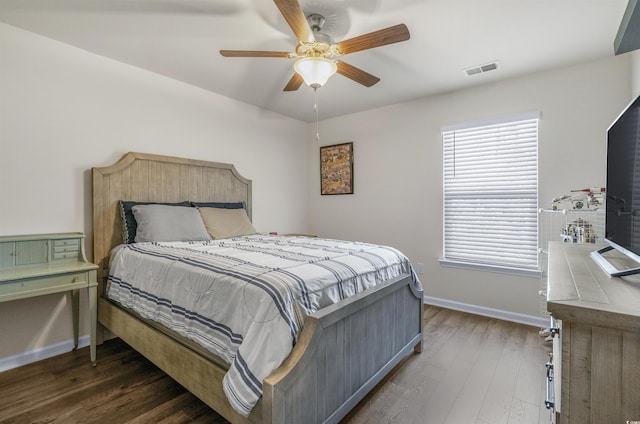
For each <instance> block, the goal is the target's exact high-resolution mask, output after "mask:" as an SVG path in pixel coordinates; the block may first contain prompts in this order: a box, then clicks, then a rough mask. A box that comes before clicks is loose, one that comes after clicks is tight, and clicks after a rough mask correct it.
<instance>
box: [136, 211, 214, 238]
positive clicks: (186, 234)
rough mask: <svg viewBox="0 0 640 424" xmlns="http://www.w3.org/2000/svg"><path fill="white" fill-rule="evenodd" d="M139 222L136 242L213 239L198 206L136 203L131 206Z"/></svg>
mask: <svg viewBox="0 0 640 424" xmlns="http://www.w3.org/2000/svg"><path fill="white" fill-rule="evenodd" d="M131 210H132V211H133V215H134V216H135V218H136V222H137V223H138V229H137V231H136V238H135V241H136V243H139V242H144V241H197V240H211V237H209V234H207V230H206V228H205V227H204V223H203V222H202V217H201V216H200V214H199V213H198V210H197V209H196V208H192V207H189V206H168V205H136V206H134V207H133V208H131Z"/></svg>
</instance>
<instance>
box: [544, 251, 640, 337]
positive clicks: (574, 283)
mask: <svg viewBox="0 0 640 424" xmlns="http://www.w3.org/2000/svg"><path fill="white" fill-rule="evenodd" d="M597 248H598V246H594V245H591V244H571V243H562V242H551V243H549V272H548V281H547V286H548V287H547V309H548V311H549V312H551V314H552V315H553V316H554V317H556V318H558V319H570V320H573V321H578V322H584V323H585V324H587V323H588V324H592V325H600V326H607V327H615V328H622V327H624V328H634V329H637V330H638V331H640V275H633V276H627V277H609V275H607V274H606V273H605V272H604V271H603V270H602V269H601V268H600V266H599V265H598V264H597V263H596V262H595V261H594V260H593V259H592V258H591V256H590V254H591V252H593V251H594V250H597ZM607 255H608V256H607V257H608V259H610V260H611V261H612V262H613V263H614V264H616V262H617V264H618V265H621V264H622V263H623V262H626V261H628V260H627V259H626V258H625V257H623V255H622V254H620V253H618V252H614V251H612V252H611V254H607Z"/></svg>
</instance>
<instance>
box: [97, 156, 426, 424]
mask: <svg viewBox="0 0 640 424" xmlns="http://www.w3.org/2000/svg"><path fill="white" fill-rule="evenodd" d="M92 180H93V181H92V187H93V245H94V262H96V264H98V266H99V275H100V278H99V283H100V284H101V286H100V288H99V301H98V322H99V324H100V326H101V328H103V329H107V330H109V331H110V333H111V335H114V336H117V337H120V338H121V339H122V340H124V341H125V342H126V343H127V344H129V345H130V346H131V347H132V348H134V349H135V350H137V351H138V352H140V353H141V354H142V355H144V356H145V357H146V358H148V359H149V360H150V361H152V362H153V363H154V364H156V365H157V366H158V367H159V368H161V369H162V370H163V371H165V372H166V373H167V374H168V375H170V376H171V377H172V378H173V379H175V380H176V381H178V382H179V383H180V384H182V385H183V386H184V387H185V388H187V389H188V390H189V391H190V392H192V393H193V394H194V395H195V396H197V397H198V398H200V399H201V400H202V401H203V402H205V403H206V404H207V405H209V406H210V407H211V408H212V409H214V410H215V411H216V412H218V413H219V414H220V415H222V416H223V417H225V418H226V419H227V420H229V421H230V422H232V423H302V422H304V423H325V422H326V423H330V422H339V421H340V420H341V419H342V418H343V417H344V416H345V415H346V414H347V413H348V412H349V411H350V410H351V409H352V408H353V407H354V406H355V405H356V404H357V403H358V402H359V401H360V400H362V399H363V398H364V396H365V395H366V394H367V393H368V392H369V391H370V390H371V389H373V388H374V387H375V386H376V384H378V383H379V382H380V381H381V380H382V379H383V378H384V377H385V375H387V374H388V373H389V372H390V371H391V370H392V369H393V368H394V367H395V366H396V365H397V364H398V363H399V362H400V361H401V360H402V359H403V358H405V357H406V356H407V355H409V354H411V353H412V352H421V351H422V340H423V334H422V298H423V296H422V290H421V288H420V287H419V286H416V284H415V278H413V276H412V275H411V273H410V272H407V273H403V274H401V275H398V276H394V277H393V278H389V279H388V280H385V281H383V282H380V283H378V284H377V285H375V286H374V287H371V288H367V289H366V290H364V291H362V292H360V293H357V294H355V295H353V296H351V297H347V298H345V299H343V300H340V301H338V302H336V303H333V304H330V305H329V306H326V307H324V308H322V309H320V310H318V311H316V312H314V313H312V314H311V315H308V316H306V318H305V320H304V325H303V327H302V330H301V331H300V333H299V334H298V335H297V338H296V343H295V346H294V347H293V349H292V350H291V351H290V353H289V354H288V356H287V357H286V359H284V362H282V364H281V365H280V366H279V367H278V368H277V369H275V370H274V371H273V372H271V373H270V374H269V375H267V376H266V377H265V378H264V379H263V381H262V397H261V399H260V400H259V401H258V403H257V404H256V405H255V407H253V409H251V412H250V414H249V415H248V416H245V415H244V414H241V413H239V412H238V410H237V409H234V407H232V405H231V403H230V402H229V400H228V398H227V396H226V395H225V393H224V389H223V380H224V376H225V374H226V373H227V371H228V369H229V365H228V364H227V363H226V362H225V361H224V360H221V358H220V357H218V356H216V355H214V354H212V353H211V352H209V351H208V350H207V349H205V348H203V347H202V346H201V345H199V344H197V343H194V342H193V341H192V340H189V339H188V338H186V337H183V336H182V335H181V334H178V332H175V331H172V330H170V329H167V328H164V327H163V326H162V325H158V324H157V323H155V322H153V321H151V320H149V319H147V318H145V317H144V316H141V315H139V314H136V313H135V312H133V311H132V310H130V309H128V308H126V307H123V306H122V305H120V304H117V303H116V302H114V301H112V300H110V299H108V298H107V297H106V295H105V291H106V284H105V281H106V278H107V276H108V275H109V262H110V254H111V252H112V250H113V249H114V248H115V247H116V246H119V245H121V244H122V243H123V231H122V230H123V229H122V224H121V219H120V211H119V203H120V201H121V200H134V201H140V202H162V203H168V202H176V203H177V202H182V201H185V200H197V201H199V202H224V203H241V204H242V205H243V206H244V209H245V210H246V213H247V215H248V217H249V218H250V217H251V211H252V198H251V181H250V180H248V179H246V178H244V177H242V176H241V175H240V174H239V173H238V172H237V171H236V169H235V168H234V167H233V165H230V164H221V163H215V162H207V161H201V160H194V159H184V158H176V157H168V156H159V155H151V154H144V153H127V154H126V155H124V156H123V157H122V158H121V159H120V160H119V161H117V162H116V163H115V164H113V165H111V166H106V167H99V168H93V169H92ZM125 236H126V233H125ZM303 241H304V240H303ZM251 242H254V240H251ZM99 340H100V337H99Z"/></svg>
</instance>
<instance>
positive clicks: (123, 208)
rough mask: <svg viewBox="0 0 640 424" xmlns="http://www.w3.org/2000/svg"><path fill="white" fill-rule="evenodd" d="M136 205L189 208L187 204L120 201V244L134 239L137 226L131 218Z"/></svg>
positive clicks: (132, 241)
mask: <svg viewBox="0 0 640 424" xmlns="http://www.w3.org/2000/svg"><path fill="white" fill-rule="evenodd" d="M136 205H170V206H189V202H187V201H184V202H178V203H158V202H133V201H128V200H121V201H120V219H121V220H122V242H123V243H124V244H129V243H134V241H135V238H136V229H137V228H138V225H137V223H136V218H135V217H134V216H133V211H132V210H131V208H133V207H134V206H136Z"/></svg>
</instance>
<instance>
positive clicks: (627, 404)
mask: <svg viewBox="0 0 640 424" xmlns="http://www.w3.org/2000/svg"><path fill="white" fill-rule="evenodd" d="M593 250H596V246H593V245H589V244H582V245H580V244H568V243H561V242H553V243H550V244H549V273H548V287H547V309H548V311H549V312H550V313H551V315H552V317H553V318H555V319H556V320H559V321H560V324H561V330H560V337H559V340H560V343H558V344H557V345H554V368H555V377H556V378H560V382H561V387H560V393H556V406H557V409H559V412H558V413H557V415H556V418H557V422H558V423H561V424H566V423H573V424H587V423H593V424H600V423H602V424H604V423H623V424H624V423H627V422H635V421H639V422H640V276H638V275H636V276H631V277H623V278H615V277H614V278H610V277H609V276H608V275H606V274H605V273H604V271H602V269H601V268H600V267H599V266H598V265H597V264H596V263H595V261H594V260H593V259H592V258H591V257H590V256H589V254H590V253H591V252H592V251H593ZM610 258H611V261H612V262H618V263H619V264H620V263H622V262H626V261H628V260H627V259H626V258H623V257H622V255H620V254H618V253H613V254H612V255H611V257H610ZM560 346H561V352H560V351H559V350H560ZM559 397H560V398H559Z"/></svg>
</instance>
